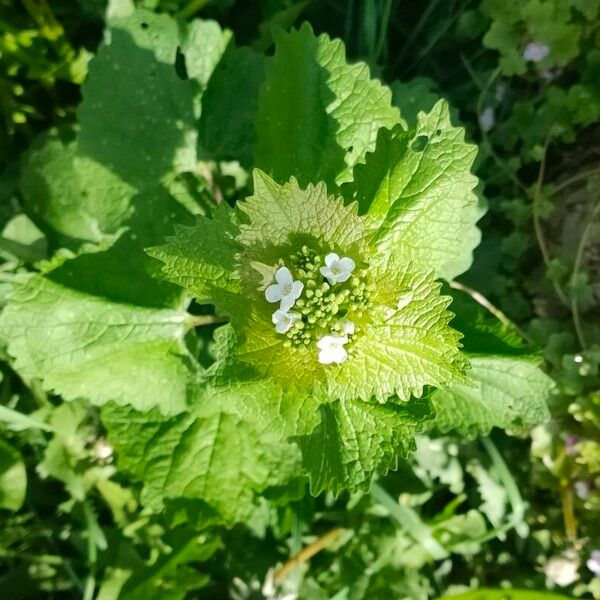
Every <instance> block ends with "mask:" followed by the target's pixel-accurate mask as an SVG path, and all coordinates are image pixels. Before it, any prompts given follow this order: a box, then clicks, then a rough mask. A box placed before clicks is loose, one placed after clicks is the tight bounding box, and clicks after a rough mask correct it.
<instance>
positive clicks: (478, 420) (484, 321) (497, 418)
mask: <svg viewBox="0 0 600 600" xmlns="http://www.w3.org/2000/svg"><path fill="white" fill-rule="evenodd" d="M452 293H453V297H454V301H453V303H452V310H453V311H454V312H455V313H456V318H455V319H454V320H453V321H452V325H453V327H455V328H456V329H458V330H459V331H461V332H462V333H463V334H464V338H463V346H464V352H465V353H466V355H467V356H468V357H469V360H470V362H471V369H470V370H469V371H468V373H467V381H466V383H456V384H454V385H452V386H450V387H449V388H446V389H438V390H435V391H434V392H433V393H432V394H431V402H432V405H433V407H434V409H435V412H436V417H435V420H434V421H433V426H434V427H435V428H436V429H438V430H439V431H442V432H448V431H456V432H458V433H460V434H461V435H464V436H467V437H475V436H477V435H487V434H488V433H489V432H490V430H491V429H492V428H493V427H500V428H502V429H505V430H508V431H509V432H518V431H519V430H522V429H526V428H529V427H532V426H534V425H537V424H539V423H541V422H543V421H545V420H546V419H548V417H549V412H548V406H547V402H548V399H549V396H550V393H551V392H552V390H553V388H554V384H553V382H552V380H551V379H550V378H549V377H548V376H547V375H546V374H545V373H544V372H543V371H542V370H541V368H540V366H539V365H540V363H541V358H540V357H539V355H538V353H537V352H536V349H535V348H532V347H531V346H528V345H526V344H525V343H524V342H523V340H522V339H521V338H520V337H519V335H518V334H517V333H516V332H515V331H514V329H513V328H512V327H511V326H510V325H509V324H508V323H503V322H501V321H499V320H498V319H496V318H495V317H493V316H492V315H491V313H488V312H487V311H484V310H483V308H482V307H481V306H480V305H479V304H477V303H475V301H474V300H472V299H471V298H470V297H469V296H468V295H467V294H466V293H463V292H459V291H456V290H453V292H452Z"/></svg>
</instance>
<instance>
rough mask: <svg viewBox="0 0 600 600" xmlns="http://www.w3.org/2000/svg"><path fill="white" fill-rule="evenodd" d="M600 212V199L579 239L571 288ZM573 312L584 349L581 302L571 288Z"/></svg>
mask: <svg viewBox="0 0 600 600" xmlns="http://www.w3.org/2000/svg"><path fill="white" fill-rule="evenodd" d="M599 213H600V200H598V202H596V206H595V207H594V210H592V214H591V215H590V218H589V219H588V222H587V223H586V224H585V227H584V229H583V233H582V234H581V239H580V240H579V246H578V247H577V254H576V255H575V262H574V263H573V272H572V273H571V288H573V286H574V284H575V278H576V277H577V275H578V274H579V269H580V268H581V261H582V260H583V251H584V249H585V247H586V245H587V241H588V237H589V235H590V231H591V230H592V225H593V224H594V221H595V219H596V217H597V216H598V214H599ZM571 314H572V315H573V324H574V325H575V332H576V333H577V338H578V339H579V343H580V344H581V348H582V350H585V349H586V348H587V342H586V339H585V335H584V333H583V328H582V327H581V318H580V315H579V303H578V301H577V297H576V294H574V293H573V290H572V289H571Z"/></svg>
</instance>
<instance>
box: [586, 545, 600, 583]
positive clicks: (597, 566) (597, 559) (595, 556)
mask: <svg viewBox="0 0 600 600" xmlns="http://www.w3.org/2000/svg"><path fill="white" fill-rule="evenodd" d="M585 564H586V565H587V568H588V569H589V570H590V571H591V572H592V573H593V574H594V575H596V576H597V577H600V550H594V551H593V552H592V553H591V554H590V557H589V558H588V560H587V562H586V563H585Z"/></svg>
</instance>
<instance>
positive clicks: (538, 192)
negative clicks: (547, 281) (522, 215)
mask: <svg viewBox="0 0 600 600" xmlns="http://www.w3.org/2000/svg"><path fill="white" fill-rule="evenodd" d="M549 144H550V135H548V136H547V137H546V142H545V144H544V154H543V155H542V162H541V163H540V170H539V171H538V177H537V181H536V183H535V189H534V192H533V207H532V213H533V229H534V231H535V237H536V240H537V243H538V246H539V249H540V252H541V253H542V258H543V259H544V264H545V265H546V269H548V268H549V267H550V253H549V252H548V246H547V245H546V238H545V237H544V230H543V229H542V223H541V220H540V214H539V210H540V199H541V196H542V185H543V183H544V175H545V173H546V156H547V154H548V146H549ZM552 285H553V286H554V291H555V292H556V295H557V296H558V298H559V299H560V301H561V302H562V303H563V304H564V305H565V306H567V307H568V306H569V301H568V299H567V296H566V295H565V293H564V292H563V291H562V289H561V287H560V286H559V285H558V282H557V281H554V280H553V281H552Z"/></svg>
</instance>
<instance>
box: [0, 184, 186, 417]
mask: <svg viewBox="0 0 600 600" xmlns="http://www.w3.org/2000/svg"><path fill="white" fill-rule="evenodd" d="M188 218H189V214H188V213H187V211H185V210H184V209H183V208H182V207H181V206H180V205H179V204H178V203H177V202H175V201H174V200H173V199H172V198H171V197H169V196H168V195H167V194H166V193H165V192H164V190H162V189H158V190H153V191H151V192H148V193H144V194H142V195H140V196H139V197H137V198H136V199H135V206H134V214H133V216H132V218H131V219H130V220H129V222H128V226H129V227H130V230H129V231H128V232H126V233H124V234H122V235H121V237H120V238H119V239H118V240H117V241H116V242H115V244H114V245H113V246H112V247H110V248H108V249H107V250H104V251H96V252H91V253H87V254H86V253H84V254H81V255H80V256H78V257H76V258H74V259H71V260H64V261H63V262H62V263H61V264H60V266H58V267H57V268H55V269H54V270H52V271H50V272H48V273H47V274H46V276H45V277H42V276H41V275H29V276H26V277H24V278H23V279H20V280H18V281H16V282H15V284H14V289H13V293H12V295H11V297H10V298H9V301H8V303H7V306H6V308H5V309H4V312H3V313H2V315H1V316H0V336H1V337H2V338H3V339H4V340H5V342H6V343H7V349H8V353H9V355H10V356H12V357H13V358H14V367H15V368H16V369H17V370H18V371H19V372H20V373H21V375H22V376H23V377H25V378H27V379H29V378H33V377H35V378H39V379H41V380H42V381H43V384H44V386H45V387H46V389H48V390H52V391H55V392H56V393H59V394H61V395H63V396H64V397H65V398H66V399H68V400H72V399H75V398H77V397H79V396H83V397H86V398H88V399H89V400H90V401H91V402H93V403H97V404H102V403H104V402H107V401H109V400H114V401H115V402H117V403H124V404H127V403H130V404H131V405H132V406H136V407H137V408H140V409H144V408H148V407H151V406H160V407H161V410H163V411H164V412H166V413H173V412H179V411H181V410H182V409H183V408H184V407H185V402H186V386H187V379H188V377H189V375H190V372H192V371H194V363H193V361H192V360H191V358H190V356H189V355H188V352H187V349H186V345H185V343H184V335H185V334H186V332H187V331H188V330H189V328H190V326H191V324H190V323H189V321H188V319H189V315H188V314H187V313H186V312H185V310H183V307H182V297H181V296H182V290H181V289H180V288H177V287H176V286H174V285H173V284H170V283H167V282H165V281H163V280H160V279H159V278H158V275H159V274H160V264H159V263H158V262H157V261H155V260H153V259H152V258H150V257H148V256H147V255H146V254H145V253H144V251H143V248H144V247H146V246H147V245H151V244H156V243H157V242H158V241H159V240H162V239H163V238H164V236H165V233H166V232H167V231H171V227H172V223H173V222H174V221H175V222H176V221H179V222H182V221H183V222H185V221H186V219H188Z"/></svg>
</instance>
